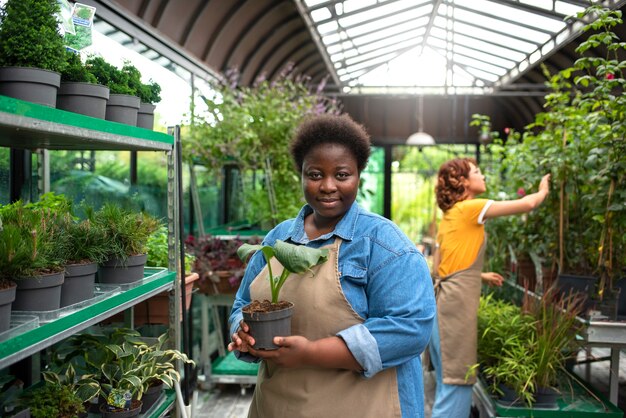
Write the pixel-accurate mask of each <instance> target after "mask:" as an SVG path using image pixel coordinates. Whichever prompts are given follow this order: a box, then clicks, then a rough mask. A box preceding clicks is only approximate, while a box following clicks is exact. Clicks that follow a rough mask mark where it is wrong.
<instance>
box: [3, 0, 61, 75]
mask: <svg viewBox="0 0 626 418" xmlns="http://www.w3.org/2000/svg"><path fill="white" fill-rule="evenodd" d="M58 11H59V5H58V3H57V1H56V0H8V1H7V2H6V3H5V4H4V6H3V7H2V9H0V21H1V22H2V24H1V25H0V67H10V66H16V67H37V68H42V69H45V70H51V71H57V72H59V71H61V70H62V69H63V66H64V62H65V60H64V51H65V47H64V45H63V38H62V37H61V35H60V34H59V32H58V22H57V19H56V16H55V15H56V13H57V12H58Z"/></svg>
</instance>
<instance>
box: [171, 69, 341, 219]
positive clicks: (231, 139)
mask: <svg viewBox="0 0 626 418" xmlns="http://www.w3.org/2000/svg"><path fill="white" fill-rule="evenodd" d="M238 76H239V74H238V73H237V72H236V71H230V72H229V73H228V74H227V75H226V77H225V79H224V80H222V81H221V82H218V83H215V84H213V86H212V87H213V90H214V94H213V95H212V96H209V97H208V98H207V99H206V105H207V107H208V111H207V113H206V114H194V115H193V121H194V122H193V123H192V125H191V126H190V127H189V138H188V140H187V141H185V143H184V144H183V146H184V158H185V159H186V160H187V161H188V162H190V163H199V164H202V165H204V166H206V167H207V168H208V169H209V170H210V171H209V172H210V173H212V174H213V175H216V176H220V175H221V173H222V170H224V169H225V167H229V166H234V167H237V169H238V171H239V173H240V181H239V183H238V189H237V190H238V192H239V193H241V195H242V202H241V204H240V205H235V206H236V207H239V208H240V209H241V210H242V211H243V213H241V216H242V218H243V219H244V220H247V221H248V222H250V223H253V224H259V225H263V227H266V226H268V227H271V226H274V225H276V224H277V222H278V221H279V220H282V219H287V218H291V217H293V216H295V214H296V213H297V212H298V210H299V209H300V207H301V206H302V197H301V196H302V192H301V190H300V181H299V177H298V175H297V173H296V171H295V170H294V168H293V163H292V161H291V156H290V154H289V151H288V143H289V141H290V139H291V138H292V136H293V134H294V132H295V129H296V127H297V126H298V125H299V124H300V122H301V121H302V120H303V118H304V117H306V116H307V115H312V114H319V113H337V112H338V111H339V109H338V106H337V104H336V102H334V101H332V100H329V99H327V98H325V97H324V96H323V95H322V94H321V92H322V89H323V84H322V85H320V86H318V87H317V89H314V88H312V87H311V86H310V82H309V80H308V79H306V78H303V77H301V76H297V75H296V73H295V71H294V69H293V68H291V67H287V68H286V69H285V70H283V71H282V72H281V74H280V75H278V76H277V77H276V79H274V80H267V79H264V78H260V79H258V80H256V82H255V83H254V85H253V86H250V87H248V86H242V85H238ZM278 192H280V205H279V204H278V203H277V199H276V195H277V193H278ZM244 202H245V203H244Z"/></svg>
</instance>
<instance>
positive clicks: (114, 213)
mask: <svg viewBox="0 0 626 418" xmlns="http://www.w3.org/2000/svg"><path fill="white" fill-rule="evenodd" d="M88 219H89V220H90V222H92V223H94V224H95V225H96V226H97V227H98V228H100V229H101V230H102V231H103V237H104V239H105V241H106V242H107V243H108V246H109V247H108V251H107V252H106V258H107V260H106V261H105V262H103V263H101V264H100V267H99V271H98V278H99V281H100V283H114V284H127V283H132V282H135V281H137V280H141V279H143V270H144V266H145V263H146V260H147V254H146V252H147V247H146V244H147V242H148V238H149V237H150V235H151V234H152V233H153V232H154V231H156V230H157V229H158V227H159V221H158V220H157V219H156V218H154V217H152V216H150V215H148V214H147V213H144V212H133V211H131V210H128V209H123V208H121V207H119V206H117V205H115V204H112V203H106V204H105V205H104V206H103V207H102V208H101V209H100V210H98V211H96V212H94V211H92V210H89V211H88Z"/></svg>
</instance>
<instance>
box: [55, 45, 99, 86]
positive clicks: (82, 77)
mask: <svg viewBox="0 0 626 418" xmlns="http://www.w3.org/2000/svg"><path fill="white" fill-rule="evenodd" d="M65 63H66V64H65V67H64V68H63V70H62V71H61V81H65V82H79V83H91V84H98V80H97V79H96V76H94V75H93V74H92V73H91V72H90V71H89V69H88V68H87V66H86V65H85V64H84V63H83V61H82V60H81V58H80V54H78V53H75V52H72V51H65Z"/></svg>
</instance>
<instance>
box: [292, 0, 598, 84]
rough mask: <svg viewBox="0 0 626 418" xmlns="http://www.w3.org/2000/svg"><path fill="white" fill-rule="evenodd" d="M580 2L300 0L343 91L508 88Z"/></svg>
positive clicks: (549, 46)
mask: <svg viewBox="0 0 626 418" xmlns="http://www.w3.org/2000/svg"><path fill="white" fill-rule="evenodd" d="M587 4H588V2H587V1H581V0H567V1H557V0H349V1H323V0H304V5H305V8H306V13H308V14H309V17H310V19H311V20H312V21H313V22H314V25H315V28H314V30H315V31H316V32H317V35H318V36H319V39H320V40H321V43H322V45H323V46H324V47H325V48H326V53H327V55H328V57H329V59H330V62H331V63H332V65H333V66H334V68H332V69H331V70H332V71H334V72H335V75H336V76H337V79H338V80H340V83H341V86H339V87H340V88H341V90H342V91H343V92H350V91H358V92H389V88H394V89H395V90H397V91H398V92H416V91H421V92H427V91H429V92H434V91H439V92H442V93H448V92H451V91H453V90H455V89H457V88H465V89H470V90H471V89H475V90H476V91H478V92H480V91H483V89H485V88H489V89H493V88H497V87H498V86H500V85H505V84H506V83H510V82H511V81H513V80H514V79H515V77H516V76H519V75H520V74H521V73H522V72H523V71H524V68H525V66H527V63H528V62H534V61H536V60H540V59H542V57H544V56H545V55H547V54H549V53H550V52H551V51H552V50H553V49H554V48H555V47H557V46H559V45H558V44H559V42H560V39H563V38H566V36H563V34H564V33H566V32H567V31H568V29H569V28H568V26H567V24H566V22H565V18H566V17H567V16H570V15H573V14H575V13H576V12H579V11H582V10H584V8H585V7H586V5H587Z"/></svg>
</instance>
